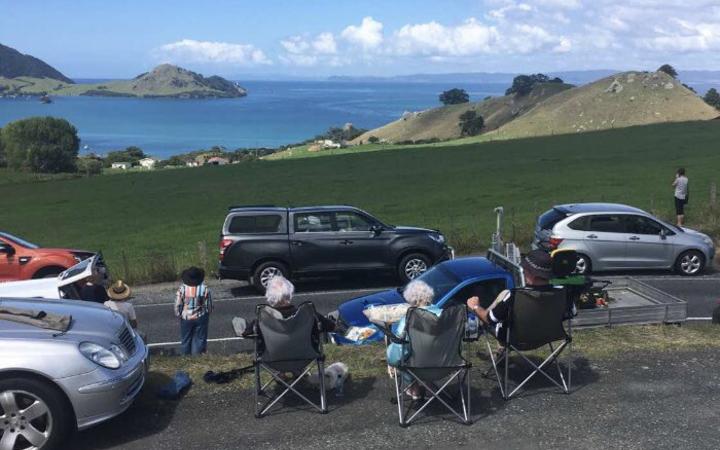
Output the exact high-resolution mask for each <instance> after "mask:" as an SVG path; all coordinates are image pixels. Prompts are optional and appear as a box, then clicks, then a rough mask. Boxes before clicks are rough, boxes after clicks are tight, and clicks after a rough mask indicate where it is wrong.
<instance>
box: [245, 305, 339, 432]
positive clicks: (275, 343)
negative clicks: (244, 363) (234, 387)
mask: <svg viewBox="0 0 720 450" xmlns="http://www.w3.org/2000/svg"><path fill="white" fill-rule="evenodd" d="M256 312H257V329H258V331H259V333H258V335H257V336H256V338H255V360H254V365H255V417H257V418H260V417H263V416H264V415H265V414H267V412H268V411H269V410H270V409H271V408H272V407H273V406H274V405H275V404H276V403H277V402H278V401H280V399H281V398H283V397H284V396H285V395H286V394H287V393H288V392H292V393H293V394H295V395H297V396H298V397H300V398H301V399H302V400H304V401H305V402H307V403H308V404H310V405H311V406H313V407H314V408H315V409H317V410H318V411H320V412H321V413H322V414H325V413H327V405H326V402H325V377H324V376H323V374H324V373H325V368H324V363H325V355H324V354H323V350H322V343H321V340H320V339H319V337H320V336H319V334H320V332H319V330H320V326H319V323H318V320H317V315H316V313H315V307H314V306H313V304H312V303H311V302H305V303H302V304H301V305H300V306H299V307H298V309H297V312H295V314H294V315H292V316H291V317H288V318H283V317H282V315H281V314H280V313H279V312H278V311H277V310H275V309H273V308H272V307H270V306H268V305H258V306H257V310H256ZM315 364H316V365H317V370H318V375H319V376H318V378H319V380H320V404H319V405H318V404H316V403H314V402H313V401H311V400H309V399H308V398H307V397H306V396H305V395H303V394H302V393H301V392H299V391H298V390H297V388H296V385H297V384H298V383H299V382H300V380H302V379H303V378H304V377H305V376H306V375H307V374H308V373H310V371H311V370H312V369H313V366H314V365H315ZM263 371H266V372H268V373H269V374H270V376H271V377H272V378H271V379H270V380H269V381H268V382H267V383H265V384H264V385H263V384H262V383H261V380H260V374H261V373H262V372H263ZM287 372H292V373H293V374H295V375H296V377H295V378H294V379H293V380H292V381H288V380H286V379H285V378H284V374H285V373H287ZM273 383H276V384H277V385H278V386H280V387H283V388H284V390H283V391H282V392H281V393H280V394H278V395H276V396H274V397H273V396H271V395H270V394H269V393H268V391H267V389H268V387H270V385H272V384H273ZM261 396H266V397H267V401H266V402H265V403H264V404H261V402H260V397H261Z"/></svg>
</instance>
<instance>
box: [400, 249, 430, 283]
mask: <svg viewBox="0 0 720 450" xmlns="http://www.w3.org/2000/svg"><path fill="white" fill-rule="evenodd" d="M429 268H430V259H429V258H428V257H427V256H425V255H423V254H422V253H410V254H409V255H407V256H405V257H404V258H403V259H401V260H400V264H399V266H398V275H399V276H400V281H402V282H403V283H407V282H409V281H412V280H414V279H415V278H417V277H419V276H420V275H422V274H424V273H425V272H427V270H428V269H429Z"/></svg>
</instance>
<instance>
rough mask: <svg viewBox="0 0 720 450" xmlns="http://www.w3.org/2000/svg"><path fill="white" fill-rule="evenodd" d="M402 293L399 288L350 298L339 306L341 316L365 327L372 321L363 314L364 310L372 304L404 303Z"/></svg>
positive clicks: (353, 323) (355, 324)
mask: <svg viewBox="0 0 720 450" xmlns="http://www.w3.org/2000/svg"><path fill="white" fill-rule="evenodd" d="M404 301H405V299H403V296H402V294H401V293H400V291H398V290H397V289H390V290H387V291H382V292H377V293H375V294H370V295H366V296H363V297H358V298H354V299H352V300H348V301H346V302H345V303H343V304H342V305H340V307H339V308H338V313H339V315H340V318H341V319H342V320H343V321H344V322H345V323H346V324H348V325H351V326H355V327H364V326H368V325H370V321H369V320H368V319H367V317H365V314H363V313H362V312H363V310H364V309H365V308H367V307H368V306H370V305H395V304H397V303H403V302H404Z"/></svg>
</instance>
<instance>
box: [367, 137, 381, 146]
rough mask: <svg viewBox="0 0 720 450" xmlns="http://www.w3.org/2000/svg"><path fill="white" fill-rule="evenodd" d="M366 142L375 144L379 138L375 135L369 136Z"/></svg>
mask: <svg viewBox="0 0 720 450" xmlns="http://www.w3.org/2000/svg"><path fill="white" fill-rule="evenodd" d="M368 142H369V143H371V144H377V143H378V142H380V138H379V137H377V136H370V137H369V138H368Z"/></svg>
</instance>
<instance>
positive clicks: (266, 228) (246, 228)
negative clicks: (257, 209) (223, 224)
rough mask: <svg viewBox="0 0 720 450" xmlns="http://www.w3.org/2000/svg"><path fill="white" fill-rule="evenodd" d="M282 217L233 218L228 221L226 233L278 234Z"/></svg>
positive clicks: (275, 215) (267, 215)
mask: <svg viewBox="0 0 720 450" xmlns="http://www.w3.org/2000/svg"><path fill="white" fill-rule="evenodd" d="M281 223H282V216H280V215H279V214H262V215H253V216H245V215H243V216H235V217H233V218H232V220H231V221H230V226H229V227H228V232H230V233H233V234H250V233H279V232H280V231H281V230H280V224H281Z"/></svg>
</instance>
